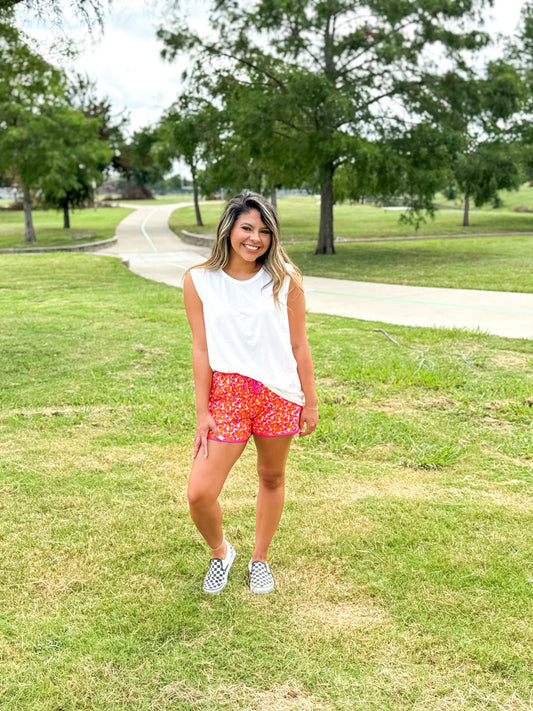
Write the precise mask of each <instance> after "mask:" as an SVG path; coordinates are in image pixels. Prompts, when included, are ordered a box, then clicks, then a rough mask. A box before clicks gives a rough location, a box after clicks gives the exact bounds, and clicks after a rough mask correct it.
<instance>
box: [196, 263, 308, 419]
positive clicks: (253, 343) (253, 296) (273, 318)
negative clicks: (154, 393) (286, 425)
mask: <svg viewBox="0 0 533 711" xmlns="http://www.w3.org/2000/svg"><path fill="white" fill-rule="evenodd" d="M190 274H191V277H192V280H193V283H194V286H195V287H196V291H197V293H198V296H199V297H200V299H201V301H202V304H203V307H204V321H205V333H206V338H207V351H208V355H209V365H210V366H211V368H212V369H213V370H217V371H219V372H221V373H239V374H240V375H246V376H247V377H249V378H253V379H254V380H258V381H259V382H260V383H263V385H266V386H267V388H269V389H270V390H272V391H273V392H275V393H277V394H278V395H280V396H281V397H283V398H285V399H286V400H289V401H290V402H296V403H298V404H299V405H303V404H304V403H305V398H304V394H303V391H302V386H301V383H300V378H299V376H298V370H297V366H296V360H295V358H294V355H293V353H292V347H291V339H290V331H289V318H288V313H287V294H288V292H289V285H290V277H288V276H287V277H286V278H285V281H284V283H283V287H282V289H281V291H280V294H279V306H276V305H275V304H274V297H273V294H272V284H269V283H268V282H269V281H270V279H271V277H270V274H269V273H268V272H267V271H266V269H265V268H264V267H262V268H261V269H260V271H259V272H258V273H257V274H255V275H254V276H253V277H252V278H251V279H247V280H246V281H239V280H238V279H233V278H232V277H230V276H228V274H226V273H225V272H223V271H222V270H219V271H210V270H208V269H203V268H201V267H195V268H193V269H191V272H190Z"/></svg>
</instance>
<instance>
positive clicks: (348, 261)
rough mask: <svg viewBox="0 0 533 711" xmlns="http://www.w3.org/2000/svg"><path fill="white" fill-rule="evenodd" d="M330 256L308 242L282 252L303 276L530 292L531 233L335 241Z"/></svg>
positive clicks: (532, 287)
mask: <svg viewBox="0 0 533 711" xmlns="http://www.w3.org/2000/svg"><path fill="white" fill-rule="evenodd" d="M335 249H336V253H335V254H334V255H328V256H324V255H315V254H314V250H313V249H312V246H311V245H289V246H288V247H287V252H288V254H289V256H290V257H291V259H292V260H293V261H294V262H295V263H296V264H297V265H298V267H299V268H300V269H301V270H302V272H303V273H304V274H308V275H312V276H322V277H330V278H334V279H354V280H356V281H374V282H384V283H387V284H411V285H413V286H438V287H450V288H456V289H457V288H461V289H493V290H496V291H523V292H529V293H530V292H533V271H532V268H531V265H532V264H533V236H531V237H520V236H514V237H510V236H506V237H504V236H501V237H476V238H474V237H471V238H461V239H453V240H446V239H438V240H421V241H419V242H382V243H366V244H365V243H359V244H339V245H336V247H335Z"/></svg>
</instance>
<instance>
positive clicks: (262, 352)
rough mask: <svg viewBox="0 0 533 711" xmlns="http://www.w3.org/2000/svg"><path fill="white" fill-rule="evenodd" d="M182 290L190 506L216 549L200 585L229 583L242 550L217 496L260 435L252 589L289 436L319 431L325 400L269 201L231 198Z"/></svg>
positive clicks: (280, 495) (279, 498)
mask: <svg viewBox="0 0 533 711" xmlns="http://www.w3.org/2000/svg"><path fill="white" fill-rule="evenodd" d="M183 291H184V298H185V309H186V312H187V317H188V319H189V324H190V327H191V331H192V337H193V371H194V382H195V390H196V413H197V426H196V436H195V440H194V449H193V460H194V461H193V467H192V471H191V475H190V479H189V487H188V497H189V507H190V512H191V516H192V519H193V521H194V523H195V524H196V526H197V528H198V530H199V531H200V533H201V534H202V536H203V537H204V539H205V540H206V542H207V544H208V545H209V547H210V548H211V561H210V564H209V569H208V571H207V574H206V576H205V579H204V587H203V589H204V591H205V592H208V593H217V592H220V591H221V590H223V588H224V587H225V585H226V583H227V580H228V574H229V571H230V568H231V565H232V563H233V561H234V559H235V550H234V548H233V546H231V545H230V544H229V543H228V542H227V541H226V540H225V539H224V536H223V531H222V512H221V509H220V505H219V503H218V497H219V494H220V492H221V490H222V487H223V485H224V482H225V481H226V478H227V476H228V474H229V472H230V470H231V468H232V467H233V465H234V464H235V462H236V461H237V459H238V458H239V456H240V455H241V454H242V452H243V450H244V448H245V446H246V442H247V441H248V439H249V437H250V436H251V435H253V436H254V441H255V445H256V448H257V471H258V475H259V492H258V496H257V505H256V533H255V547H254V551H253V553H252V557H251V560H250V563H249V566H248V569H249V572H250V589H251V590H252V592H254V593H268V592H271V591H272V590H273V589H274V578H273V576H272V573H271V571H270V567H269V565H268V562H267V555H268V549H269V546H270V543H271V541H272V538H273V536H274V533H275V532H276V529H277V527H278V524H279V521H280V519H281V514H282V511H283V503H284V496H285V487H284V484H285V463H286V461H287V456H288V453H289V447H290V443H291V440H292V437H293V436H294V435H295V434H297V433H299V435H300V436H303V435H308V434H310V433H311V432H313V431H314V429H315V428H316V426H317V422H318V405H317V394H316V389H315V383H314V375H313V364H312V359H311V353H310V351H309V346H308V343H307V336H306V332H305V299H304V293H303V289H302V285H301V275H300V273H299V271H298V270H297V268H296V267H295V266H294V265H293V264H292V262H291V261H290V259H289V258H288V257H287V255H286V254H285V251H284V250H283V247H282V246H281V243H280V229H279V222H278V218H277V215H276V212H275V210H274V208H273V207H272V205H271V204H270V203H269V202H268V201H267V200H265V199H264V198H263V197H262V196H261V195H258V194H255V193H250V192H243V193H242V194H241V195H238V196H237V197H235V198H233V199H232V200H230V201H229V203H228V204H227V206H226V209H225V210H224V213H223V215H222V217H221V219H220V222H219V225H218V228H217V236H216V241H215V244H214V247H213V251H212V254H211V256H210V258H209V259H208V260H207V261H206V262H205V263H204V264H201V265H200V266H198V267H194V268H193V269H191V270H189V271H188V272H187V274H186V275H185V278H184V282H183ZM198 455H200V456H198Z"/></svg>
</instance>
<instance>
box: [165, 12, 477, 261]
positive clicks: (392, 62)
mask: <svg viewBox="0 0 533 711" xmlns="http://www.w3.org/2000/svg"><path fill="white" fill-rule="evenodd" d="M487 4H488V0H487V1H485V0H461V1H459V0H418V1H417V2H410V1H407V0H406V1H405V2H391V1H390V0H359V1H358V2H355V3H354V2H353V0H291V1H290V2H287V0H258V1H257V2H255V3H253V4H250V3H249V2H245V1H244V0H228V1H227V2H224V3H220V2H214V3H213V5H212V11H211V16H210V30H211V32H210V34H207V33H206V34H205V35H203V34H200V33H196V32H194V31H192V30H191V29H190V28H188V27H187V26H186V25H184V24H183V23H177V24H174V25H173V26H170V27H168V28H164V29H161V30H160V31H159V33H158V34H159V37H160V38H161V39H162V41H163V43H164V50H163V53H164V55H165V56H167V57H169V58H172V57H174V56H175V55H176V54H177V53H179V52H187V53H189V54H193V55H195V56H196V63H195V64H194V65H193V70H192V74H193V85H194V87H195V88H191V91H195V90H197V88H198V87H200V88H201V89H202V90H203V91H204V93H205V95H207V96H210V97H211V98H212V99H213V100H214V101H215V102H219V103H220V104H222V105H223V106H230V105H232V103H234V102H235V101H237V102H238V104H239V105H240V106H243V107H245V106H251V107H252V108H253V109H255V108H256V107H258V106H262V107H263V109H264V114H263V115H261V112H260V111H259V112H258V117H259V120H258V122H257V123H256V126H255V133H256V134H259V133H261V132H262V131H264V130H265V126H266V127H267V128H268V131H269V133H270V137H271V139H272V140H273V137H274V136H278V137H280V138H283V140H284V142H285V143H284V146H285V151H284V154H283V155H282V154H281V152H279V153H278V151H277V149H276V151H275V152H274V155H275V157H276V159H277V163H278V165H279V172H280V175H283V174H284V173H285V172H288V173H289V174H290V173H291V172H294V173H296V172H297V173H298V175H299V176H300V179H301V180H306V181H315V182H316V184H317V185H318V186H319V187H320V192H321V217H320V230H319V236H318V243H317V249H316V251H317V253H332V252H333V251H334V244H333V203H334V199H335V198H334V176H335V174H336V171H337V170H338V169H339V168H340V166H342V165H344V164H347V163H349V164H350V165H351V168H350V170H351V171H352V173H353V174H354V176H355V173H358V172H359V171H358V162H360V164H361V170H364V168H365V165H366V161H365V159H364V156H365V146H366V144H367V142H368V141H372V142H375V143H376V145H380V144H381V143H383V142H384V139H385V138H386V137H387V136H389V135H390V134H392V135H393V137H394V138H395V140H397V131H396V129H397V127H399V126H401V127H403V128H405V127H406V126H412V125H416V124H417V123H419V122H420V121H421V120H422V121H423V120H424V119H423V117H422V119H421V118H420V113H419V111H418V109H419V107H420V103H421V101H422V100H423V97H424V95H425V94H427V92H428V87H431V86H432V84H434V82H435V79H436V78H437V77H439V76H441V75H442V73H443V70H442V68H441V67H443V66H444V67H447V68H452V69H453V70H454V71H455V72H457V73H460V74H462V75H464V76H469V75H471V71H470V66H471V62H469V55H471V54H473V53H475V52H477V51H479V50H480V49H481V48H483V47H484V46H486V44H487V43H488V41H489V38H488V36H487V35H486V34H484V33H483V32H481V31H480V29H479V27H480V26H481V16H482V12H483V9H484V7H485V6H486V5H487ZM465 26H466V27H470V28H471V29H466V30H464V29H461V28H462V27H465ZM252 28H253V29H252ZM236 97H237V99H236ZM253 133H254V129H252V134H253ZM236 135H237V138H238V134H236ZM362 157H363V158H362ZM386 174H387V172H386V171H385V172H384V173H383V175H386ZM409 175H410V171H408V170H406V171H405V172H404V177H405V178H406V179H407V178H408V177H409ZM377 178H378V179H379V175H378V176H377ZM359 180H360V181H361V178H359ZM416 189H417V186H416V185H413V186H412V187H411V189H410V190H409V193H412V194H413V196H415V193H416Z"/></svg>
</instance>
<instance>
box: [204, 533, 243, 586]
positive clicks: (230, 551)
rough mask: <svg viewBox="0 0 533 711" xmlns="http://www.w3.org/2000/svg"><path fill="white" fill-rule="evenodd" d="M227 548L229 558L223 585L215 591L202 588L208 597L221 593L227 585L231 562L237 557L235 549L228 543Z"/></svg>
mask: <svg viewBox="0 0 533 711" xmlns="http://www.w3.org/2000/svg"><path fill="white" fill-rule="evenodd" d="M228 546H229V547H228V552H227V555H228V556H229V562H228V565H227V568H226V575H225V576H224V582H223V584H222V585H221V587H219V588H217V589H216V590H206V589H205V588H203V591H204V592H205V593H207V594H208V595H217V594H218V593H220V592H222V590H224V588H225V587H226V585H227V584H228V576H229V571H230V569H231V566H232V565H233V561H234V560H235V556H236V555H237V554H236V552H235V548H233V546H232V545H231V544H230V543H228ZM224 560H226V559H225V558H224Z"/></svg>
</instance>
